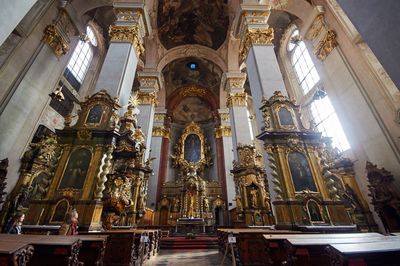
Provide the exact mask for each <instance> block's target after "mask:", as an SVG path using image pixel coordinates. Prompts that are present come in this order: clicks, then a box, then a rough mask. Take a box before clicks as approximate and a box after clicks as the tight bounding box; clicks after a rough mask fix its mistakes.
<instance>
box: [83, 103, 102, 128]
mask: <svg viewBox="0 0 400 266" xmlns="http://www.w3.org/2000/svg"><path fill="white" fill-rule="evenodd" d="M102 114H103V108H101V106H100V105H99V104H97V105H95V106H94V107H93V108H92V109H90V111H89V114H88V116H87V118H86V124H99V123H100V121H101V116H102Z"/></svg>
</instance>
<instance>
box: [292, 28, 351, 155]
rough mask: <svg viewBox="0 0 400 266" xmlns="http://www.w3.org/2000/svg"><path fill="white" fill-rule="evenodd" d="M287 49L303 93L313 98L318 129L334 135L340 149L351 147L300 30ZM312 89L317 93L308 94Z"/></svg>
mask: <svg viewBox="0 0 400 266" xmlns="http://www.w3.org/2000/svg"><path fill="white" fill-rule="evenodd" d="M287 49H288V52H289V55H290V57H291V58H290V59H291V63H292V66H293V68H294V70H295V72H296V76H297V81H298V83H299V85H300V88H301V90H302V94H303V95H305V96H306V98H307V96H308V98H312V99H311V104H310V109H311V110H310V111H311V114H312V116H313V120H314V122H315V124H316V126H317V128H318V130H319V131H321V132H322V134H323V136H326V137H332V145H333V146H334V147H336V148H338V149H339V150H341V151H345V150H348V149H350V144H349V142H348V140H347V138H346V135H345V134H344V131H343V128H342V125H341V124H340V122H339V118H338V117H337V115H336V112H335V109H334V108H333V106H332V103H331V101H330V99H329V97H328V95H327V94H326V93H325V92H324V91H323V89H321V88H322V84H321V79H320V77H319V75H318V72H317V70H316V68H315V65H314V63H313V61H312V59H311V56H310V54H309V52H308V50H307V47H306V45H305V43H304V42H303V41H302V40H301V38H300V35H299V31H298V30H294V31H293V33H292V35H291V38H290V41H289V44H288V46H287ZM315 88H317V89H315ZM314 89H315V90H314ZM310 91H314V92H315V93H314V94H312V95H307V94H308V93H309V92H310ZM306 101H307V100H306Z"/></svg>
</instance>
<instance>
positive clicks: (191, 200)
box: [187, 195, 194, 217]
mask: <svg viewBox="0 0 400 266" xmlns="http://www.w3.org/2000/svg"><path fill="white" fill-rule="evenodd" d="M193 213H194V196H193V195H190V196H189V207H188V211H187V217H193V216H194V215H193Z"/></svg>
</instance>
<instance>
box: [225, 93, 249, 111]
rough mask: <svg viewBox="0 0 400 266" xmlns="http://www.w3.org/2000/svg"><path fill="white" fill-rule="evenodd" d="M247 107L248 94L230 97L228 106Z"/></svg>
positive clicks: (236, 94) (230, 95) (237, 94)
mask: <svg viewBox="0 0 400 266" xmlns="http://www.w3.org/2000/svg"><path fill="white" fill-rule="evenodd" d="M246 105H247V93H245V92H238V93H231V94H229V96H228V99H227V102H226V106H227V107H229V108H230V107H232V106H246Z"/></svg>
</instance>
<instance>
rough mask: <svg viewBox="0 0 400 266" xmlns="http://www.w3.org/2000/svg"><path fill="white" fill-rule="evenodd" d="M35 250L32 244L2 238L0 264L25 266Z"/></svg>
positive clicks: (0, 242) (0, 241)
mask: <svg viewBox="0 0 400 266" xmlns="http://www.w3.org/2000/svg"><path fill="white" fill-rule="evenodd" d="M33 252H34V248H33V246H32V245H29V244H26V243H21V242H9V241H2V240H1V239H0V265H10V266H11V265H12V266H25V265H26V264H27V262H28V261H29V260H30V259H31V258H32V255H33Z"/></svg>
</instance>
